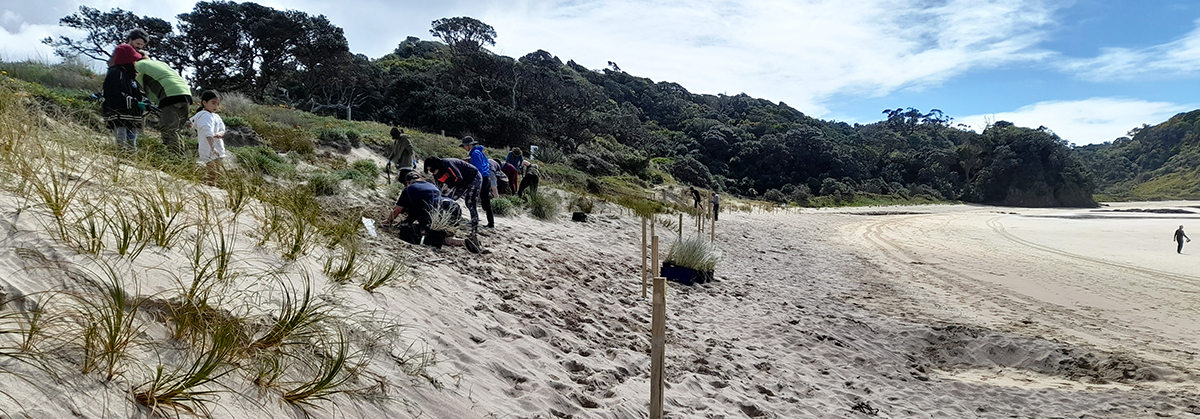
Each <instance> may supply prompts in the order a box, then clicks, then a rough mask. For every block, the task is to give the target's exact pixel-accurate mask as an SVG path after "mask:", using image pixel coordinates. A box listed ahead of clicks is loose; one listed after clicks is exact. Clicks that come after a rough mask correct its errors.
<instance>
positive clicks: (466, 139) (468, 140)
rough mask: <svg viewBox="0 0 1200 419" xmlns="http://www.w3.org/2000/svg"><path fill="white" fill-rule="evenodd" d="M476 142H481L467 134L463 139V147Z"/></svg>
mask: <svg viewBox="0 0 1200 419" xmlns="http://www.w3.org/2000/svg"><path fill="white" fill-rule="evenodd" d="M475 144H479V142H478V141H475V139H474V138H471V136H469V135H468V136H466V137H463V139H462V146H463V147H466V146H469V145H475Z"/></svg>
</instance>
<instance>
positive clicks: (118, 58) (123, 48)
mask: <svg viewBox="0 0 1200 419" xmlns="http://www.w3.org/2000/svg"><path fill="white" fill-rule="evenodd" d="M140 59H142V54H140V53H138V52H137V50H135V49H133V46H132V45H129V44H121V45H117V49H116V51H113V55H112V63H113V65H125V64H133V63H135V62H137V61H138V60H140Z"/></svg>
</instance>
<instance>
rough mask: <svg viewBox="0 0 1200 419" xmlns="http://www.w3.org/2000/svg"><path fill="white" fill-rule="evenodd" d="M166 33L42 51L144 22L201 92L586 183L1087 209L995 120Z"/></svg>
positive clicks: (120, 20) (91, 31)
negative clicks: (827, 107) (815, 111)
mask: <svg viewBox="0 0 1200 419" xmlns="http://www.w3.org/2000/svg"><path fill="white" fill-rule="evenodd" d="M176 18H177V19H178V22H179V23H178V24H176V25H174V26H173V27H172V26H171V25H170V24H168V23H166V21H165V20H163V19H160V18H157V17H151V16H137V15H135V14H133V13H131V12H128V11H124V10H121V9H113V10H111V11H109V12H101V11H99V10H96V9H91V8H88V7H86V6H84V7H81V8H80V11H79V12H77V13H75V14H72V15H70V16H67V17H64V18H63V19H62V20H61V21H60V23H61V24H62V25H64V26H70V27H74V28H77V29H82V30H83V31H84V32H85V33H87V36H86V37H85V38H82V39H71V38H67V37H60V38H59V39H47V40H46V41H45V42H46V43H47V44H50V45H52V46H54V47H55V48H56V51H57V52H58V53H59V54H60V55H63V56H77V55H80V54H84V55H86V56H89V57H92V58H95V59H98V60H103V59H106V58H107V55H106V54H107V51H108V50H111V46H115V44H116V43H119V42H121V41H122V40H123V39H121V38H120V34H122V33H123V31H124V30H128V29H132V27H135V26H140V27H144V28H145V29H147V30H148V31H149V32H151V34H152V36H153V37H154V39H153V40H152V41H151V43H150V46H149V47H148V52H149V53H150V54H151V55H152V56H154V57H155V58H158V59H160V60H163V61H166V62H168V63H171V64H172V65H174V66H176V68H178V69H179V70H180V71H182V72H183V74H185V75H187V77H188V78H189V81H190V82H191V83H192V84H193V87H195V88H197V89H216V90H219V91H238V92H242V93H244V94H247V95H249V96H251V97H253V98H254V99H256V100H258V101H261V102H264V103H268V104H285V105H289V106H293V107H296V108H298V109H303V110H308V111H311V112H315V113H323V114H329V115H337V116H339V117H342V118H349V119H356V120H373V121H378V122H383V123H387V124H396V125H402V126H408V127H413V128H419V129H423V130H428V131H432V132H439V131H444V132H446V133H447V134H450V135H468V134H469V135H472V136H474V137H475V138H477V139H482V140H483V143H484V144H485V145H487V146H489V147H502V146H509V145H520V146H526V145H538V146H540V147H542V148H543V149H546V150H549V151H550V154H548V155H555V156H558V155H561V158H562V160H563V161H564V162H566V163H567V164H570V165H571V166H572V167H574V168H576V169H578V170H580V171H583V172H585V173H587V174H588V175H589V176H594V177H604V176H626V177H629V178H637V179H638V180H639V181H640V182H646V183H661V182H664V181H667V180H668V178H673V179H675V180H677V181H681V182H686V183H690V184H693V185H696V186H700V187H705V188H711V189H713V190H718V191H726V192H731V193H735V194H739V195H745V196H752V197H759V198H763V199H768V200H775V201H780V202H783V201H793V202H798V203H801V204H806V203H808V202H809V201H810V199H812V198H814V197H819V196H824V197H830V199H833V200H834V201H845V200H852V199H854V197H855V196H856V195H859V194H873V195H890V196H897V197H901V198H904V199H908V198H912V197H924V198H928V199H932V200H962V201H968V202H980V203H992V204H1002V205H1018V206H1094V205H1095V203H1094V202H1093V201H1092V197H1091V196H1092V192H1093V190H1094V189H1095V185H1094V182H1093V181H1092V177H1091V174H1090V173H1089V170H1088V168H1087V167H1086V166H1085V165H1084V164H1083V163H1081V161H1080V160H1079V159H1078V158H1077V157H1076V156H1075V155H1074V154H1073V153H1072V152H1071V149H1070V148H1069V147H1068V145H1067V143H1066V142H1065V141H1063V140H1062V139H1060V138H1058V137H1057V136H1056V135H1054V134H1053V133H1052V132H1050V131H1049V130H1046V129H1029V128H1020V127H1016V126H1013V125H1012V124H1010V123H1007V122H1003V121H1000V122H997V123H995V124H994V125H992V126H990V127H988V128H987V129H985V130H984V131H983V132H982V133H976V132H973V131H970V130H965V129H963V127H956V126H954V125H953V121H952V120H951V119H950V118H949V117H947V116H945V115H944V114H943V113H942V112H941V111H940V110H936V109H933V110H929V111H928V112H922V111H920V110H917V109H913V108H897V109H887V110H884V111H883V116H884V119H883V120H881V121H879V122H876V123H871V124H865V125H863V124H854V125H850V124H847V123H842V122H836V121H825V120H820V119H815V118H812V117H809V116H807V115H805V114H804V113H802V112H801V111H799V110H796V109H794V108H792V107H790V106H788V105H787V104H785V103H782V102H779V103H776V102H771V101H768V100H764V99H757V98H752V97H749V96H747V95H745V94H738V95H723V94H721V95H706V94H694V93H691V92H689V91H688V90H687V89H686V88H685V87H684V86H680V85H679V84H676V83H671V82H665V81H659V82H655V81H653V80H650V79H648V78H644V77H637V76H635V75H632V74H629V73H626V72H624V71H621V70H620V69H619V68H618V67H616V65H615V64H611V63H610V66H609V67H610V68H605V69H598V70H595V69H589V68H586V67H584V66H581V65H579V64H577V63H575V62H574V61H571V60H567V61H566V62H564V61H563V60H562V59H560V58H559V57H558V56H555V55H554V54H552V53H550V52H548V51H543V50H537V51H533V52H530V53H528V54H526V55H524V56H521V57H516V58H513V57H507V56H503V55H498V54H495V53H493V52H491V51H489V50H488V49H487V47H488V46H491V45H494V44H495V40H496V38H497V37H498V36H501V35H500V34H498V32H497V31H496V29H495V28H493V27H492V26H490V25H488V24H486V23H484V22H481V21H479V20H477V19H474V18H470V17H449V18H444V19H438V20H435V21H433V22H432V23H431V28H430V31H429V33H430V35H431V36H432V37H433V38H432V39H421V38H419V37H415V36H409V37H408V38H407V39H405V40H404V41H403V42H401V43H400V44H399V45H397V46H396V48H395V50H394V51H393V52H391V53H389V54H387V55H384V56H382V57H378V58H368V57H366V56H364V55H361V54H353V53H352V52H351V50H350V47H349V44H348V43H347V41H346V38H345V35H344V33H343V31H342V29H341V28H339V27H337V26H335V25H333V24H332V23H331V22H330V21H329V20H328V19H327V18H325V17H324V16H312V15H309V14H307V13H304V12H301V11H295V10H276V9H273V8H270V7H266V6H261V5H258V4H255V3H249V2H247V3H233V2H221V1H216V2H199V3H196V5H195V7H194V9H193V10H192V11H191V12H188V13H184V14H180V15H178V16H176Z"/></svg>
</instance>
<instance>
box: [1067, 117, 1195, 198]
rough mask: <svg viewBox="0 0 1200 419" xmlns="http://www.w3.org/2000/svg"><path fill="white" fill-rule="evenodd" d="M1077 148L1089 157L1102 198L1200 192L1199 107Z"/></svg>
mask: <svg viewBox="0 0 1200 419" xmlns="http://www.w3.org/2000/svg"><path fill="white" fill-rule="evenodd" d="M1075 152H1076V154H1078V155H1079V156H1080V158H1081V159H1083V160H1084V161H1086V162H1087V164H1088V166H1089V168H1090V169H1091V172H1092V173H1093V175H1094V177H1095V179H1096V183H1097V186H1098V189H1097V193H1098V194H1100V195H1101V197H1103V198H1105V199H1117V200H1165V199H1197V198H1200V110H1195V111H1191V112H1187V113H1180V114H1178V115H1175V116H1173V117H1171V119H1168V120H1167V121H1166V122H1163V123H1161V124H1158V125H1154V126H1151V125H1144V126H1142V127H1140V128H1135V129H1133V130H1132V131H1130V133H1129V135H1128V136H1126V137H1121V138H1118V139H1116V140H1115V141H1112V142H1108V143H1104V144H1095V145H1089V146H1083V147H1077V148H1076V149H1075Z"/></svg>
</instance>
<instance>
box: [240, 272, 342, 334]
mask: <svg viewBox="0 0 1200 419" xmlns="http://www.w3.org/2000/svg"><path fill="white" fill-rule="evenodd" d="M302 282H303V283H302V284H301V285H300V286H299V287H297V286H292V285H289V284H287V283H286V282H285V281H284V280H280V284H281V292H282V297H283V302H282V303H281V304H280V306H279V312H278V314H276V315H275V316H274V321H273V322H271V324H270V326H268V328H267V331H266V332H265V333H263V334H262V335H261V336H259V337H258V338H256V339H254V340H253V341H252V342H251V343H250V349H252V350H261V349H267V348H274V347H278V346H280V345H283V344H285V343H287V342H290V341H297V340H303V341H310V340H312V338H315V337H318V336H320V333H321V330H320V327H319V326H320V325H321V324H322V323H323V322H325V321H327V320H329V319H330V314H329V310H330V308H331V307H330V305H329V304H328V303H326V302H324V301H322V300H320V299H318V298H317V297H316V296H315V295H313V293H312V282H311V280H310V279H309V278H308V277H307V276H305V278H304V280H303V281H302Z"/></svg>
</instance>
